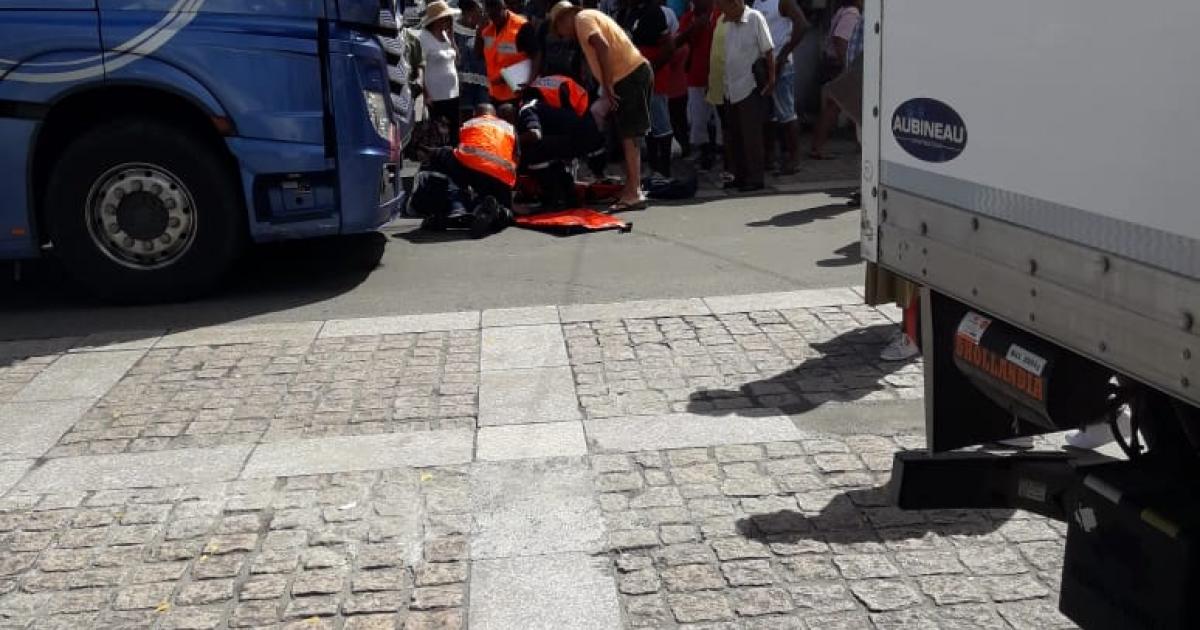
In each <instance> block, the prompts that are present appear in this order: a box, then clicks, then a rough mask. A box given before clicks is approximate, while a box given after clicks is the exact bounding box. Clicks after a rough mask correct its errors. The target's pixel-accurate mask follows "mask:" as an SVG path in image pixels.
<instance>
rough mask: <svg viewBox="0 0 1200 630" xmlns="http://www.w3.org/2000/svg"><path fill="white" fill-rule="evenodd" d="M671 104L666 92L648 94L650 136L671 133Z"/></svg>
mask: <svg viewBox="0 0 1200 630" xmlns="http://www.w3.org/2000/svg"><path fill="white" fill-rule="evenodd" d="M671 133H672V131H671V106H670V103H669V99H668V98H667V95H666V94H651V95H650V137H652V138H663V137H666V136H669V135H671Z"/></svg>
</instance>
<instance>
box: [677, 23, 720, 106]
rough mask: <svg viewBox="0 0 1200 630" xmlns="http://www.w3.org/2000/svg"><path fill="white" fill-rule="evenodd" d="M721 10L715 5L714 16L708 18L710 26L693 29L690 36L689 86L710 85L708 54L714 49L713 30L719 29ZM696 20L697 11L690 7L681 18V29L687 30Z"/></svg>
mask: <svg viewBox="0 0 1200 630" xmlns="http://www.w3.org/2000/svg"><path fill="white" fill-rule="evenodd" d="M719 19H721V12H720V11H719V10H717V8H716V7H713V10H712V16H711V17H709V19H708V28H707V29H701V30H698V31H693V32H692V34H691V35H689V36H688V42H687V43H688V46H689V52H688V60H687V84H688V87H708V56H709V53H710V52H711V51H712V40H713V32H714V31H716V30H717V20H719ZM695 20H696V11H695V10H694V9H688V10H687V12H686V13H684V14H683V17H681V18H679V30H681V31H686V30H688V28H690V27H691V25H692V22H694V21H695Z"/></svg>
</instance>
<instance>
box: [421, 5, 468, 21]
mask: <svg viewBox="0 0 1200 630" xmlns="http://www.w3.org/2000/svg"><path fill="white" fill-rule="evenodd" d="M461 13H462V11H459V10H458V9H455V8H453V7H451V6H450V5H448V4H446V2H445V0H437V1H436V2H430V3H429V4H427V5H425V17H423V18H421V28H425V27H426V26H429V25H430V24H433V23H434V22H436V21H438V20H440V19H442V18H448V17H458V15H459V14H461Z"/></svg>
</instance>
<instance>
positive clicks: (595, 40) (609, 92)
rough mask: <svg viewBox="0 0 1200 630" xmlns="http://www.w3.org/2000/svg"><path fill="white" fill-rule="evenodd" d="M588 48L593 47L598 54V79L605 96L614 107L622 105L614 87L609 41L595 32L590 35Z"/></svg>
mask: <svg viewBox="0 0 1200 630" xmlns="http://www.w3.org/2000/svg"><path fill="white" fill-rule="evenodd" d="M585 45H586V46H591V47H592V50H593V51H595V53H596V65H598V66H600V76H598V77H596V78H597V79H598V80H599V81H600V87H602V88H604V95H605V96H607V97H608V99H609V100H610V101H612V103H613V105H614V106H616V105H618V104H620V100H619V99H618V98H617V92H616V89H615V88H614V87H613V80H612V74H613V73H612V68H610V67H609V66H610V64H611V62H610V61H609V59H608V41H607V40H605V39H604V36H603V35H601V34H600V33H598V32H593V33H592V34H591V35H588V38H587V43H586V44H585Z"/></svg>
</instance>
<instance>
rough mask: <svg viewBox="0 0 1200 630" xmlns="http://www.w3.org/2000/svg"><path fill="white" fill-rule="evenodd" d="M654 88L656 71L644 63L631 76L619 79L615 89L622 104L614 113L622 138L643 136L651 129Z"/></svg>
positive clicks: (618, 131)
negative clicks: (651, 95)
mask: <svg viewBox="0 0 1200 630" xmlns="http://www.w3.org/2000/svg"><path fill="white" fill-rule="evenodd" d="M653 88H654V71H653V70H651V69H650V64H648V63H644V64H642V65H641V66H638V69H637V70H634V71H633V72H631V73H629V76H627V77H625V78H624V79H621V80H620V81H617V82H616V84H615V85H613V91H614V92H616V93H617V98H619V99H621V104H620V105H619V106H618V107H617V111H616V112H615V113H614V117H615V118H616V124H617V133H619V134H620V136H621V137H622V138H641V137H643V136H645V135H646V132H648V131H650V94H651V92H652V91H653Z"/></svg>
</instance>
